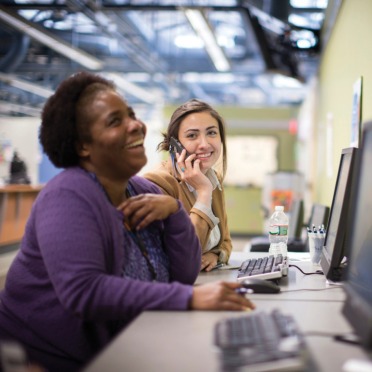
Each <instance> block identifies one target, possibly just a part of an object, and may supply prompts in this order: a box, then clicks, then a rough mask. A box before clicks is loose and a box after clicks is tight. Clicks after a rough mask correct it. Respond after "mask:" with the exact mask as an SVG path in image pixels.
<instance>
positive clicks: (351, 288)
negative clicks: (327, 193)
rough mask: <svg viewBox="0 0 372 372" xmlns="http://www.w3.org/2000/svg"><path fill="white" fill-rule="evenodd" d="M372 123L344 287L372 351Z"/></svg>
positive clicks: (348, 314) (351, 315) (357, 185)
mask: <svg viewBox="0 0 372 372" xmlns="http://www.w3.org/2000/svg"><path fill="white" fill-rule="evenodd" d="M371 164H372V122H368V123H365V124H364V126H363V133H362V146H361V148H360V149H359V154H358V158H357V165H356V167H355V172H356V178H355V182H354V183H353V187H352V194H351V199H350V200H351V204H350V213H349V214H348V228H347V232H346V249H347V254H348V266H347V269H346V280H345V282H344V286H343V288H344V289H345V292H346V299H345V302H344V305H343V309H342V312H343V315H344V316H345V318H346V319H347V321H348V322H349V323H350V325H351V326H352V327H353V329H354V332H355V334H356V336H357V337H358V338H359V341H360V343H361V345H363V346H364V347H365V348H366V349H367V350H372V218H371V211H372V192H371V185H372V172H371Z"/></svg>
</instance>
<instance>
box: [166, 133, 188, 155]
mask: <svg viewBox="0 0 372 372" xmlns="http://www.w3.org/2000/svg"><path fill="white" fill-rule="evenodd" d="M183 149H184V147H183V146H182V144H181V142H179V141H177V140H176V139H175V138H174V137H171V138H170V143H169V152H173V154H175V155H176V152H178V153H179V154H180V155H181V152H182V150H183ZM188 156H190V154H189V153H188V152H187V151H186V157H185V159H186V158H187V157H188Z"/></svg>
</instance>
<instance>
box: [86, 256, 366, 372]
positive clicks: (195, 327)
mask: <svg viewBox="0 0 372 372" xmlns="http://www.w3.org/2000/svg"><path fill="white" fill-rule="evenodd" d="M247 255H248V253H245V254H241V253H239V254H235V255H234V257H233V260H232V261H234V260H235V259H237V260H239V259H241V258H242V257H246V256H247ZM296 263H298V264H299V265H301V266H302V267H304V269H305V268H306V267H307V268H310V266H311V264H310V263H309V262H300V261H296ZM292 272H293V274H292ZM216 279H217V280H235V279H236V270H219V271H214V272H211V273H201V274H200V275H199V278H198V281H197V282H198V283H205V282H210V281H213V280H216ZM282 280H283V279H282ZM282 280H281V281H280V285H281V286H282V291H283V292H282V293H280V294H270V295H266V294H265V295H259V294H256V295H251V296H250V297H251V298H252V299H253V301H254V302H255V304H256V306H257V310H265V311H270V310H271V309H274V308H279V309H280V310H281V311H282V312H284V313H288V314H291V315H292V316H293V317H294V318H295V319H296V321H297V323H298V326H299V328H300V330H301V331H302V332H303V333H304V334H305V336H306V341H307V344H308V347H309V350H310V353H311V355H312V356H313V358H314V360H315V363H316V365H317V367H318V370H319V371H326V372H328V371H342V370H343V365H344V363H345V362H346V361H347V360H350V359H351V358H357V359H360V360H364V361H368V360H369V359H368V358H369V357H368V355H367V353H366V352H364V351H363V350H362V349H361V348H360V347H357V346H353V345H350V344H345V343H340V342H336V341H334V340H333V338H332V336H333V335H334V334H336V333H348V332H350V331H351V328H350V326H349V324H348V323H347V322H346V320H345V319H344V317H343V316H342V314H341V309H342V304H343V299H344V296H343V291H342V289H341V288H338V287H337V288H335V289H325V288H327V284H326V281H325V278H324V276H321V275H310V276H305V277H303V274H301V273H300V272H299V271H298V270H297V269H296V271H293V268H292V270H290V275H289V276H288V278H287V279H286V280H285V281H284V283H282ZM296 288H297V289H298V288H308V289H310V288H315V289H324V290H321V291H304V290H300V291H295V290H294V289H296ZM285 289H287V290H288V292H286V293H285V292H284V291H285ZM290 290H292V291H290ZM257 310H256V311H257ZM239 315H242V313H241V312H223V311H215V312H209V311H179V312H167V311H159V312H156V311H153V312H144V313H143V314H142V315H140V316H139V317H138V318H137V319H136V320H135V321H134V322H133V323H132V324H131V325H130V326H129V327H128V328H127V329H126V330H125V331H123V332H122V333H121V334H120V335H119V336H118V337H117V338H116V339H115V340H114V341H113V342H112V343H111V344H110V345H109V347H107V348H106V349H105V350H104V351H103V352H102V353H101V354H100V355H99V356H98V357H97V358H96V360H94V361H93V363H92V364H91V365H89V366H88V367H87V369H86V370H85V372H102V371H105V372H117V371H136V372H142V371H143V372H145V371H146V372H148V371H151V372H153V371H156V372H157V371H161V372H174V371H177V372H183V371H184V372H199V371H201V372H202V371H203V372H204V371H208V372H215V371H220V365H219V361H218V353H217V350H216V348H215V347H214V346H213V327H214V325H215V323H216V322H217V321H218V320H220V319H222V318H225V317H227V316H239ZM355 371H357V370H355Z"/></svg>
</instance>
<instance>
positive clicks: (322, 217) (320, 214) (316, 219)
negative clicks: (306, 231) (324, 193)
mask: <svg viewBox="0 0 372 372" xmlns="http://www.w3.org/2000/svg"><path fill="white" fill-rule="evenodd" d="M328 216H329V207H327V206H326V205H323V204H313V206H312V208H311V215H310V220H309V227H312V226H313V225H315V226H316V228H318V226H321V225H324V226H327V224H328Z"/></svg>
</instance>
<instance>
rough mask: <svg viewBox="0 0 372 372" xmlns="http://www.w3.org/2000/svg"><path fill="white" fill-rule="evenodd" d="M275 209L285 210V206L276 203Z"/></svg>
mask: <svg viewBox="0 0 372 372" xmlns="http://www.w3.org/2000/svg"><path fill="white" fill-rule="evenodd" d="M275 210H276V211H284V207H283V206H282V205H276V206H275Z"/></svg>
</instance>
